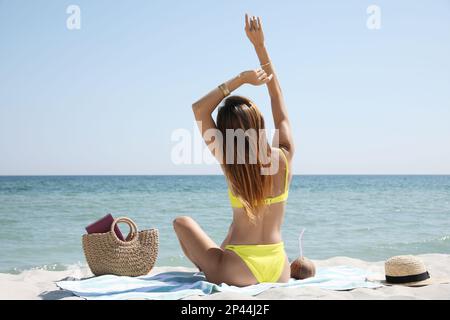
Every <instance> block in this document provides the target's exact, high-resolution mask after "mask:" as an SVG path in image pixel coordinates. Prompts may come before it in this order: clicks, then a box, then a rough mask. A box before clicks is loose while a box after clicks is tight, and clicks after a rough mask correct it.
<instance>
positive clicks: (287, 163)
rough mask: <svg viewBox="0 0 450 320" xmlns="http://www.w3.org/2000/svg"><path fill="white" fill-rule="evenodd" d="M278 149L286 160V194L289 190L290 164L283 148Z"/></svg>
mask: <svg viewBox="0 0 450 320" xmlns="http://www.w3.org/2000/svg"><path fill="white" fill-rule="evenodd" d="M277 149H278V150H280V153H281V154H282V156H283V158H284V163H285V165H286V170H285V177H284V192H286V191H287V189H288V179H289V162H288V159H287V157H286V154H285V153H284V151H283V149H281V148H277Z"/></svg>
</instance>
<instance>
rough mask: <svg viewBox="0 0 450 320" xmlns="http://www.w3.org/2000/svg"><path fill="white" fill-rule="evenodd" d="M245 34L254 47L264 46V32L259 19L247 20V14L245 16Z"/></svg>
mask: <svg viewBox="0 0 450 320" xmlns="http://www.w3.org/2000/svg"><path fill="white" fill-rule="evenodd" d="M245 33H246V34H247V37H248V39H249V40H250V42H251V43H252V44H253V45H254V46H255V47H260V46H264V32H263V30H262V22H261V18H260V17H255V16H253V17H251V18H249V16H248V14H245Z"/></svg>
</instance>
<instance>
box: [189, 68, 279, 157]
mask: <svg viewBox="0 0 450 320" xmlns="http://www.w3.org/2000/svg"><path fill="white" fill-rule="evenodd" d="M271 79H272V76H268V75H267V73H266V72H265V71H264V70H263V69H262V68H260V69H256V70H249V71H244V72H241V73H240V74H239V75H238V76H236V77H233V78H232V79H230V80H228V81H226V82H224V83H223V84H221V85H220V86H218V87H216V88H215V89H213V90H211V91H210V92H209V93H208V94H207V95H205V96H204V97H203V98H201V99H200V100H198V101H196V102H194V103H193V104H192V111H193V112H194V116H195V120H196V121H197V125H198V127H199V129H200V132H201V134H202V137H203V139H204V140H205V142H206V144H207V145H208V148H209V150H210V151H211V152H212V154H213V155H214V156H215V157H216V158H217V159H218V160H219V162H220V163H221V161H222V159H221V158H220V154H215V151H217V149H216V148H215V147H216V146H215V145H213V142H214V141H213V138H212V137H211V136H210V135H208V134H206V135H205V133H207V131H208V130H209V129H217V127H216V123H215V122H214V120H213V118H212V115H211V114H212V113H213V111H214V110H215V109H216V108H217V106H218V105H219V103H220V102H221V101H222V100H223V99H224V98H225V97H226V95H228V94H230V93H231V92H233V91H234V90H236V89H237V88H239V87H240V86H242V85H243V84H245V83H248V84H252V85H254V86H259V85H263V84H265V83H268V82H269V81H270V80H271Z"/></svg>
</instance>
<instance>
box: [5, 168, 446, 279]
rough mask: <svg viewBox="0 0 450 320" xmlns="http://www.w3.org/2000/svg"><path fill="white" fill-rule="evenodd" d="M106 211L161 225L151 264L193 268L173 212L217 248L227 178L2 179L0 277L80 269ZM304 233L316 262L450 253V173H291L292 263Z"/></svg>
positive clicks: (224, 222)
mask: <svg viewBox="0 0 450 320" xmlns="http://www.w3.org/2000/svg"><path fill="white" fill-rule="evenodd" d="M107 213H111V214H113V215H114V216H115V217H118V216H128V217H130V218H132V219H133V220H134V221H135V222H136V223H137V225H138V228H139V229H149V228H157V229H159V233H160V250H159V256H158V261H157V266H180V265H181V266H192V265H191V264H190V262H189V261H188V260H187V259H186V258H185V257H184V256H183V254H182V251H181V249H180V247H179V244H178V240H177V238H176V237H175V233H174V232H173V228H172V221H173V219H174V218H175V217H176V216H179V215H189V216H192V217H193V218H194V219H196V220H197V221H198V222H199V224H200V225H201V227H202V228H203V229H204V230H205V231H206V232H207V233H208V234H209V235H210V236H211V237H212V239H213V240H215V241H216V242H217V243H218V244H219V245H220V243H221V241H222V240H223V238H224V237H225V235H226V232H227V229H228V226H229V224H230V222H231V208H230V205H229V201H228V198H227V190H226V183H225V180H224V177H223V176H49V177H0V272H11V273H17V272H20V271H21V270H26V269H30V268H44V269H49V270H60V269H64V268H66V267H67V266H69V265H73V264H85V263H86V262H85V259H84V255H83V250H82V246H81V236H82V234H83V233H84V232H85V230H84V227H85V226H86V225H88V224H90V223H92V222H94V221H95V220H97V219H99V218H101V217H102V216H104V215H105V214H107ZM303 228H305V229H306V231H305V233H304V239H303V240H304V241H303V242H304V243H303V246H304V248H303V252H304V255H305V256H307V257H309V258H312V259H326V258H330V257H334V256H349V257H354V258H359V259H365V260H369V261H376V260H384V259H386V258H388V257H390V256H393V255H398V254H420V253H447V254H450V176H327V175H324V176H294V177H293V181H292V185H291V188H290V193H289V200H288V203H287V208H286V217H285V221H284V225H283V229H282V231H283V239H284V241H285V245H286V250H287V253H288V256H289V258H290V259H294V258H296V257H297V256H298V255H299V242H298V235H299V233H300V231H301V230H302V229H303ZM122 229H123V232H124V233H125V232H127V228H126V227H123V228H122Z"/></svg>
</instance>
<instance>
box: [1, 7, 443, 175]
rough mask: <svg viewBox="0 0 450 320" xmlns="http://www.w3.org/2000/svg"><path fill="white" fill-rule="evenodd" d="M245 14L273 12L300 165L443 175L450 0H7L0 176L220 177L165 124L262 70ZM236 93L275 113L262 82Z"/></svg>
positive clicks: (273, 44)
mask: <svg viewBox="0 0 450 320" xmlns="http://www.w3.org/2000/svg"><path fill="white" fill-rule="evenodd" d="M70 4H77V5H79V6H80V8H81V30H75V31H69V30H68V29H67V28H66V19H67V17H68V14H66V8H67V6H68V5H70ZM371 4H377V5H379V6H380V8H381V10H382V11H381V14H382V15H381V29H380V30H369V29H368V28H367V27H366V20H367V18H368V15H367V13H366V8H367V7H368V6H369V5H371ZM246 11H248V12H250V13H252V14H255V15H261V16H263V19H264V21H265V23H264V25H265V31H266V39H267V47H268V49H269V52H270V53H271V55H272V59H273V61H274V63H275V65H276V68H277V70H278V73H279V77H280V81H281V84H282V87H283V90H284V94H285V98H286V101H287V104H288V108H289V112H290V116H291V118H292V120H291V121H292V124H293V127H294V135H295V141H296V144H297V150H298V152H297V154H296V157H295V161H294V171H295V173H300V174H328V173H334V174H346V173H349V174H358V173H367V174H383V173H387V174H397V173H398V174H402V173H405V174H408V173H412V174H421V173H428V174H440V173H441V174H443V173H445V174H450V58H449V57H450V1H448V0H435V1H418V0H417V1H403V0H399V1H388V0H384V1H364V0H353V1H350V0H349V1H332V0H329V1H324V0H321V1H318V0H314V1H312V0H311V1H261V0H252V1H250V0H248V1H242V0H241V1H237V0H227V1H225V0H221V1H154V0H152V1H135V0H128V1H106V0H105V1H99V0H85V1H79V0H71V1H62V0H45V1H44V0H42V1H12V0H9V1H8V0H0V175H16V174H18V175H22V174H23V175H27V174H37V175H39V174H178V173H181V174H198V173H204V174H207V173H219V169H218V167H217V166H215V165H185V166H176V165H174V164H172V162H171V148H172V147H173V145H174V144H175V143H174V142H172V141H171V133H172V132H173V130H175V129H177V128H186V129H189V130H191V131H193V125H194V122H193V116H192V114H191V108H190V105H191V103H192V102H193V101H195V100H196V99H197V98H199V97H200V96H202V95H203V94H205V93H206V92H207V91H209V90H210V89H212V88H213V87H215V86H216V85H218V84H220V83H221V82H223V81H224V80H227V79H228V78H230V77H232V76H234V75H235V74H237V73H238V72H241V71H243V70H245V69H251V68H256V67H257V66H258V61H257V59H256V56H255V54H254V52H253V51H252V47H251V46H250V44H249V43H248V41H247V40H246V38H245V34H244V31H243V15H244V13H245V12H246ZM238 93H240V94H243V95H247V96H249V97H251V98H252V99H253V100H254V101H255V102H256V103H257V104H258V105H260V107H261V109H262V110H263V112H264V113H265V114H266V119H267V121H268V122H269V120H271V119H270V106H269V99H268V97H267V94H266V89H265V88H264V87H258V88H251V87H244V88H242V89H241V90H239V91H238Z"/></svg>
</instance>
